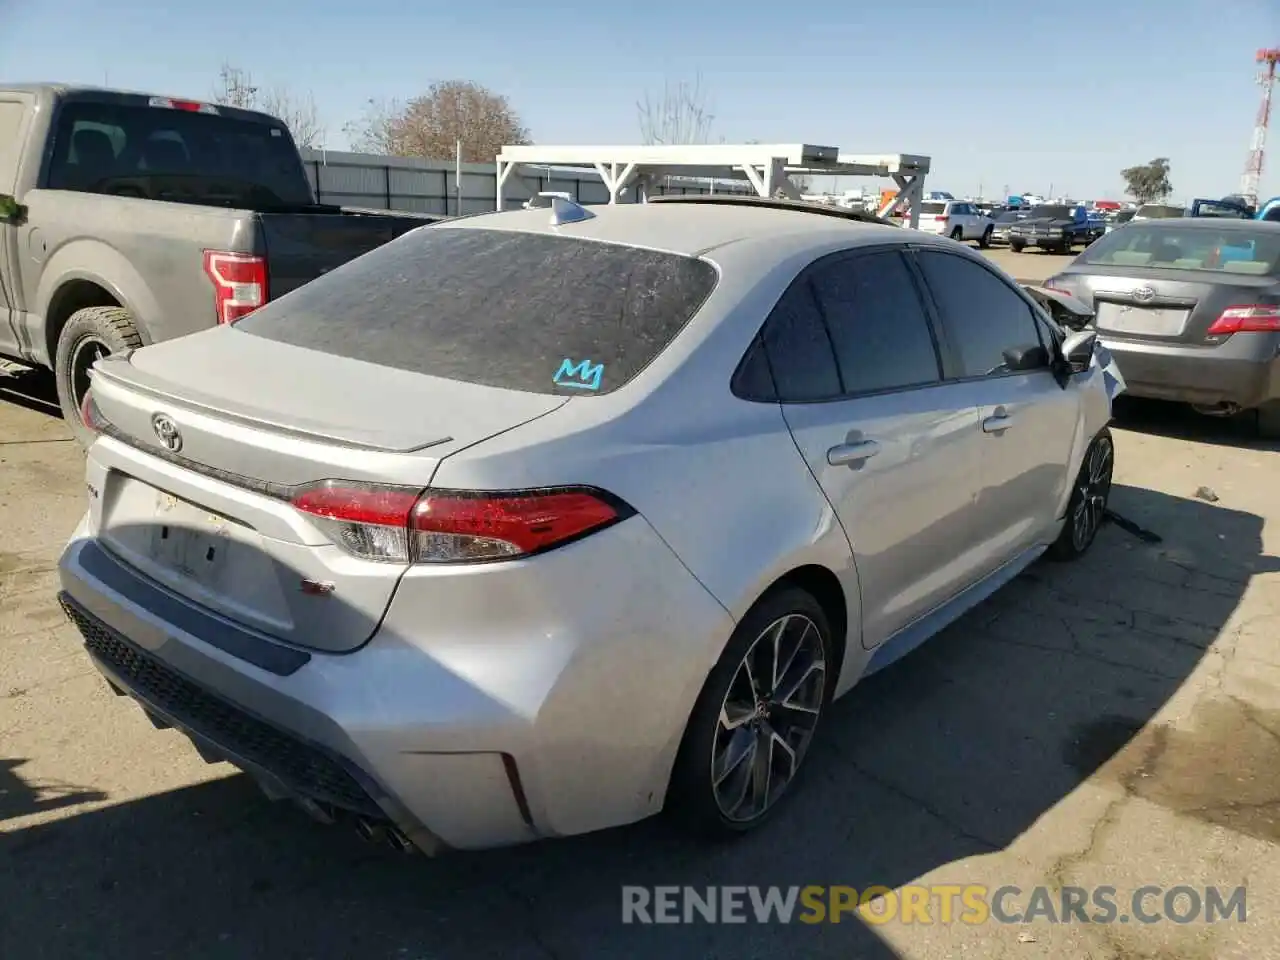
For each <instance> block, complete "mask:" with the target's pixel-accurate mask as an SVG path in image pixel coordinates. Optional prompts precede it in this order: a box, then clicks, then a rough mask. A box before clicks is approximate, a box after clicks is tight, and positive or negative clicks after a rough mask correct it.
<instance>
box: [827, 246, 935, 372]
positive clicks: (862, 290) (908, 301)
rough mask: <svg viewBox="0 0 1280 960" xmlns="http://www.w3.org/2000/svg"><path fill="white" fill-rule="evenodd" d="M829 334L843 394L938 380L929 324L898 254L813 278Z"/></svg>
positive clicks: (856, 260)
mask: <svg viewBox="0 0 1280 960" xmlns="http://www.w3.org/2000/svg"><path fill="white" fill-rule="evenodd" d="M811 282H812V284H813V291H814V295H815V297H816V298H817V301H818V306H819V307H820V309H821V311H822V315H823V318H824V319H825V320H826V323H827V329H828V330H829V331H831V340H832V343H833V344H834V345H835V353H836V361H837V363H838V364H839V369H840V375H841V378H842V380H843V386H844V390H843V392H844V393H873V392H877V391H883V390H894V389H903V388H906V387H914V386H921V385H923V384H929V383H936V382H938V381H939V380H940V379H941V371H940V370H939V368H938V355H937V351H936V349H935V347H934V342H933V334H932V332H931V331H930V329H929V320H928V318H927V317H926V316H925V312H924V308H923V307H922V306H921V303H920V298H919V295H918V294H917V293H916V286H915V282H914V281H913V280H912V279H911V273H910V271H909V270H908V268H907V265H906V263H905V261H904V260H903V258H902V255H901V254H899V253H898V252H897V251H886V252H883V253H871V254H862V255H855V256H852V257H847V258H844V259H841V260H837V261H834V262H832V263H829V264H826V265H824V266H823V267H820V268H819V269H818V270H816V271H815V272H814V274H813V276H812V279H811Z"/></svg>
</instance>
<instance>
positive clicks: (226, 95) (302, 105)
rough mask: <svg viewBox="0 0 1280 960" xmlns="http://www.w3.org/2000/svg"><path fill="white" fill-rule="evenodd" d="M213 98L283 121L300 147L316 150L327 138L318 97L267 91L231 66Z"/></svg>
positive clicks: (275, 89) (220, 75) (277, 88)
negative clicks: (317, 105)
mask: <svg viewBox="0 0 1280 960" xmlns="http://www.w3.org/2000/svg"><path fill="white" fill-rule="evenodd" d="M213 99H214V102H215V103H221V104H223V105H224V106H228V107H240V108H242V109H244V110H262V111H263V112H264V113H269V114H271V115H272V116H274V117H279V118H280V119H281V120H283V121H284V123H285V126H287V127H288V128H289V132H290V133H291V134H292V135H293V139H294V142H295V143H297V145H298V146H299V147H317V146H319V145H320V143H321V142H322V141H323V139H324V125H323V124H322V123H321V122H320V111H319V110H318V109H316V101H315V97H313V96H312V95H311V94H310V93H306V94H302V95H297V96H295V95H294V94H293V93H292V91H290V90H289V88H288V87H286V86H283V85H276V86H273V87H270V88H268V89H265V90H264V89H263V88H262V87H259V86H257V85H256V84H255V83H254V81H253V75H252V74H251V73H249V71H248V70H245V69H243V68H241V67H237V66H234V65H233V64H231V63H223V65H222V69H221V70H219V71H218V83H217V85H216V86H215V87H214V91H213Z"/></svg>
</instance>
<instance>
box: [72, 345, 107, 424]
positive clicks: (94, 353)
mask: <svg viewBox="0 0 1280 960" xmlns="http://www.w3.org/2000/svg"><path fill="white" fill-rule="evenodd" d="M110 355H111V350H110V348H109V347H108V346H107V345H106V344H105V343H103V342H102V341H101V340H99V339H97V338H96V337H85V338H84V339H83V340H81V341H80V342H79V343H77V344H76V345H75V348H74V349H73V350H72V353H71V376H70V377H69V379H70V381H71V398H72V401H73V402H74V403H75V407H76V409H77V410H79V409H80V406H81V404H83V403H84V395H85V394H86V393H88V392H89V369H90V368H91V367H92V366H93V365H94V364H95V363H97V362H98V361H99V360H101V359H102V358H103V357H107V356H110Z"/></svg>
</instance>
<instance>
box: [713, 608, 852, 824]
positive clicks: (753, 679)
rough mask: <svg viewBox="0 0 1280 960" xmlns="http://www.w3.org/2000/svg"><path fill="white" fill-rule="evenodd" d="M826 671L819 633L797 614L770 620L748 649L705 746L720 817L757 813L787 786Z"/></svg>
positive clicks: (819, 702) (809, 732)
mask: <svg viewBox="0 0 1280 960" xmlns="http://www.w3.org/2000/svg"><path fill="white" fill-rule="evenodd" d="M826 676H827V664H826V654H825V647H824V645H823V641H822V635H821V633H820V632H819V630H818V627H817V625H816V624H815V623H814V622H813V621H812V620H810V619H809V618H808V617H806V616H804V615H803V614H798V613H796V614H788V615H787V616H784V617H780V618H779V619H777V620H775V621H774V622H773V623H772V624H770V625H769V626H768V627H766V628H765V629H764V631H763V632H761V634H760V635H759V636H758V637H756V639H755V640H754V641H753V642H752V644H751V646H750V647H749V648H748V649H747V652H746V655H745V656H744V657H743V658H742V662H741V663H740V664H739V665H738V669H737V671H736V672H735V673H734V676H733V680H732V681H730V683H729V689H728V691H727V692H726V694H725V698H724V701H723V703H722V704H721V706H720V717H719V722H718V724H717V727H716V735H715V739H714V741H713V744H712V751H711V783H712V790H713V792H714V794H715V800H716V805H717V807H719V810H720V813H721V815H722V816H724V817H725V818H726V819H727V820H730V821H733V822H736V823H745V822H749V821H751V820H755V819H757V818H759V817H760V816H762V815H763V814H764V813H766V812H767V811H768V810H769V809H770V808H771V807H772V806H773V805H774V804H775V803H776V802H777V800H778V798H779V797H781V796H782V794H783V793H784V792H785V791H786V789H787V787H789V786H790V785H791V783H792V781H793V780H794V779H795V776H796V773H797V772H798V771H799V769H800V764H801V762H802V761H803V760H804V756H805V753H806V752H807V751H808V749H809V744H810V742H811V740H812V739H813V733H814V730H816V729H817V726H818V718H819V716H820V715H821V713H822V707H823V702H824V700H825V697H826Z"/></svg>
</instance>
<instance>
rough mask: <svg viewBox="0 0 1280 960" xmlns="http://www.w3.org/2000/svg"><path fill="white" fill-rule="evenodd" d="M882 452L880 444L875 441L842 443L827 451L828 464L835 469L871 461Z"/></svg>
mask: <svg viewBox="0 0 1280 960" xmlns="http://www.w3.org/2000/svg"><path fill="white" fill-rule="evenodd" d="M879 452H880V444H878V443H876V442H875V441H874V440H858V441H856V442H855V443H842V444H840V445H839V446H835V447H832V448H831V449H830V450H828V451H827V463H829V464H831V466H833V467H842V466H846V465H848V464H853V463H862V461H864V460H870V459H871V458H872V457H874V456H875V455H876V454H877V453H879Z"/></svg>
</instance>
